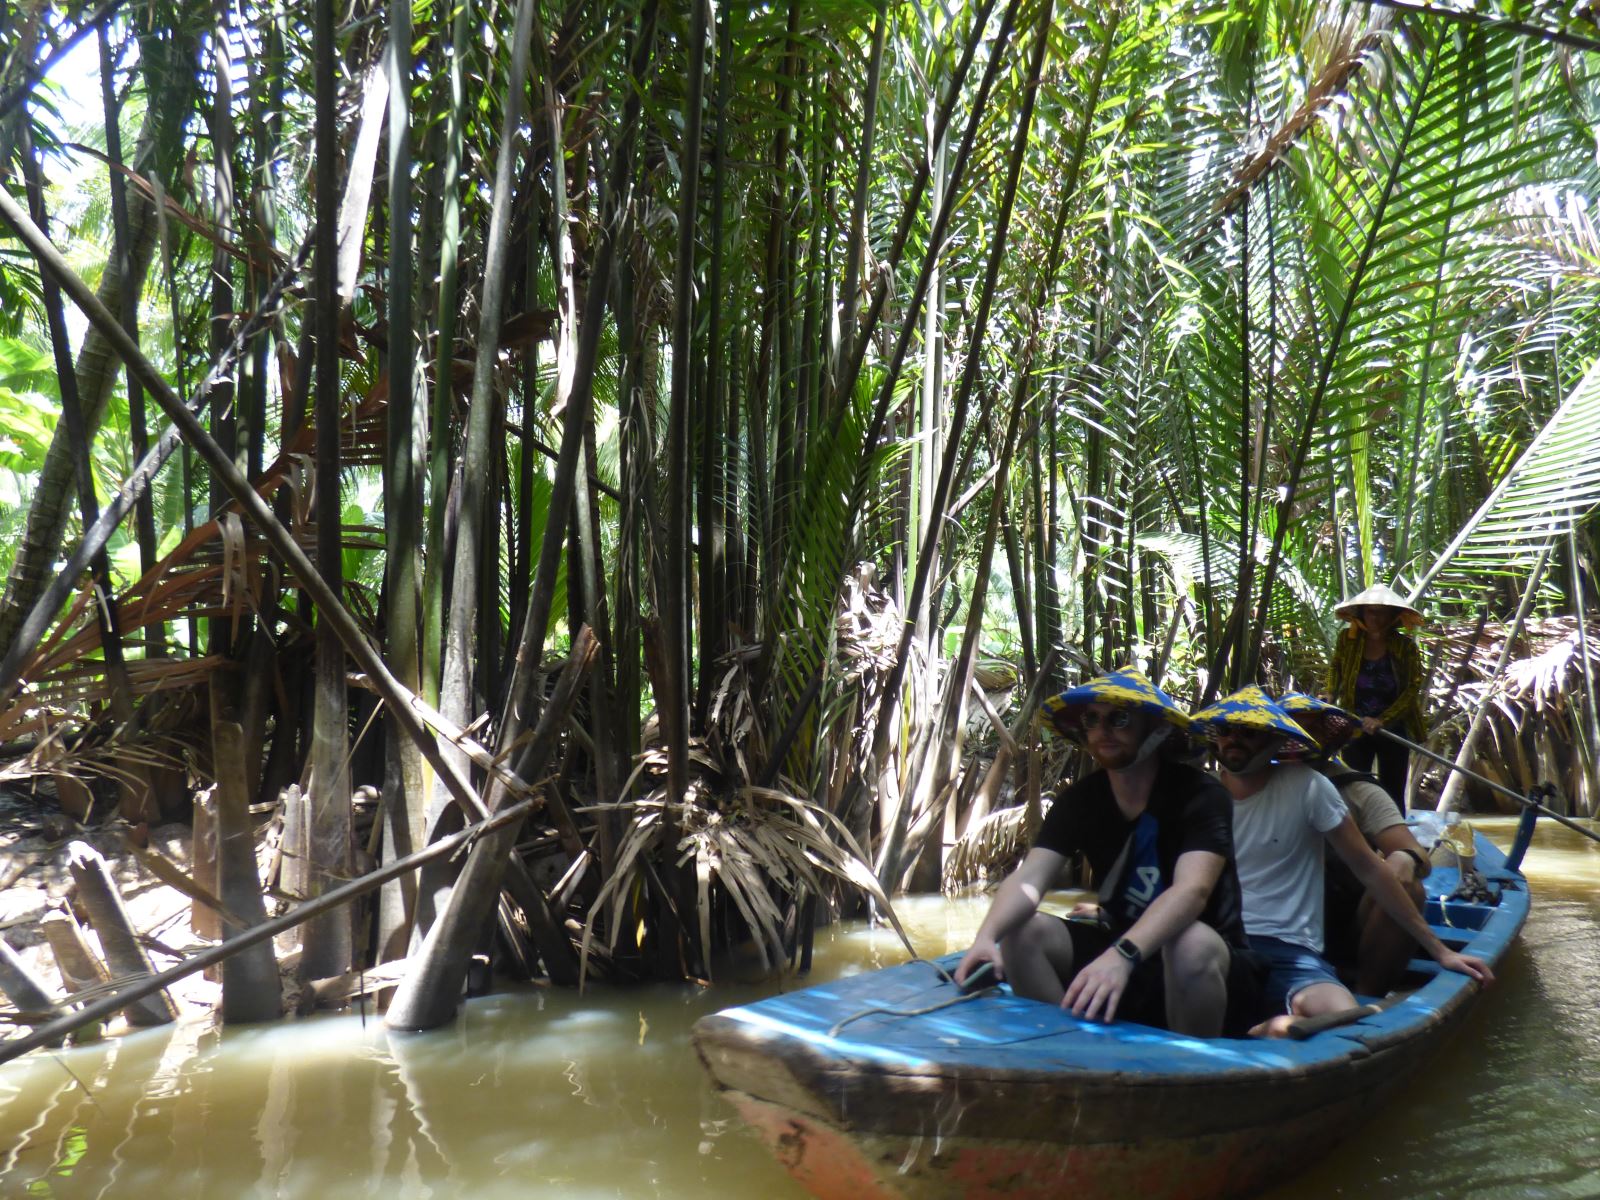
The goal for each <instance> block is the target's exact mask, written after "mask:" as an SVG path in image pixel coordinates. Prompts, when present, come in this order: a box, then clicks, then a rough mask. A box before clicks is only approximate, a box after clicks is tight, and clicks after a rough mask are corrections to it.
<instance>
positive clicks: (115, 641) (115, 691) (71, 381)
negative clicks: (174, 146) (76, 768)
mask: <svg viewBox="0 0 1600 1200" xmlns="http://www.w3.org/2000/svg"><path fill="white" fill-rule="evenodd" d="M26 120H27V116H26V108H24V121H26ZM21 150H22V173H23V178H24V179H25V180H26V183H27V190H28V200H29V203H30V204H31V205H32V207H33V216H34V221H35V223H36V224H37V225H38V226H39V228H40V230H41V231H44V232H45V233H46V234H47V235H48V231H49V227H48V223H47V218H46V216H45V211H44V186H43V181H42V180H41V179H40V174H39V160H38V157H37V155H36V154H35V152H34V147H33V139H32V138H31V137H30V136H29V134H28V130H27V129H26V128H24V130H23V137H22V146H21ZM39 274H40V277H41V290H42V292H43V297H44V308H45V319H46V324H47V325H48V327H49V330H50V345H51V348H52V350H53V351H54V354H55V367H56V382H57V386H58V388H59V390H60V393H61V425H62V427H63V428H65V430H66V431H67V435H68V437H69V439H70V441H71V444H72V446H73V449H74V455H73V457H74V460H75V461H74V464H73V465H74V468H75V470H74V475H75V476H76V483H77V492H78V505H79V508H80V509H81V510H82V514H83V528H84V529H91V528H93V526H94V523H95V521H96V520H98V519H99V516H100V503H99V500H98V499H97V498H96V496H95V483H94V465H93V459H92V453H93V438H92V437H91V435H90V434H89V432H88V430H87V429H86V427H85V422H84V418H83V407H82V405H81V404H80V403H79V398H78V380H77V375H76V373H75V372H74V369H73V365H72V350H71V342H70V335H69V334H68V332H67V320H66V312H65V310H64V308H63V305H62V300H61V287H60V285H59V284H58V283H56V281H55V280H54V279H53V278H52V277H51V276H50V274H49V272H47V271H45V270H44V268H43V264H41V266H40V271H39ZM90 571H91V577H92V580H93V585H94V590H95V604H94V616H95V625H96V627H97V629H98V631H99V634H100V650H101V654H102V655H103V657H104V659H105V673H106V682H107V684H108V685H109V688H110V692H111V695H110V707H111V713H112V716H113V717H114V718H115V719H116V723H117V726H118V727H119V729H120V730H121V736H123V737H127V738H132V737H133V736H134V734H135V732H136V725H137V717H136V714H135V711H134V707H133V688H132V686H131V685H130V684H129V682H128V671H127V667H126V665H125V664H124V661H123V655H122V634H121V631H120V630H119V629H118V619H117V602H116V588H115V585H114V584H113V583H112V581H111V560H110V559H109V558H108V557H107V555H106V552H105V550H104V548H102V549H101V550H99V551H98V552H97V553H96V554H95V555H94V556H93V557H92V558H91V560H90ZM127 774H128V777H127V779H126V781H125V782H124V783H123V784H122V786H121V789H120V791H121V802H122V816H123V817H124V818H126V819H127V820H129V821H134V822H139V821H150V820H154V819H156V818H157V817H158V816H159V815H160V809H159V807H158V806H157V805H156V801H155V796H154V794H153V792H152V791H151V787H150V778H149V773H148V772H147V771H146V770H145V769H144V768H143V767H142V766H141V765H139V764H137V763H132V764H129V766H128V768H127Z"/></svg>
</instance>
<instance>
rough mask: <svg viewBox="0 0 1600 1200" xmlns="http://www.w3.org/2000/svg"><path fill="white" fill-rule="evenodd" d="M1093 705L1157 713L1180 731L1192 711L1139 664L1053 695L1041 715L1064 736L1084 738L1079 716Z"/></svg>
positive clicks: (1184, 727)
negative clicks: (1163, 689) (1184, 709)
mask: <svg viewBox="0 0 1600 1200" xmlns="http://www.w3.org/2000/svg"><path fill="white" fill-rule="evenodd" d="M1091 704H1110V705H1114V706H1115V707H1117V708H1132V709H1137V710H1138V711H1140V712H1147V713H1154V714H1155V715H1156V716H1158V717H1160V718H1162V720H1164V721H1167V722H1168V723H1169V724H1171V725H1174V726H1176V727H1177V728H1178V729H1180V730H1182V729H1187V728H1188V727H1189V714H1188V713H1186V712H1184V711H1183V709H1181V708H1180V707H1178V703H1177V701H1175V700H1174V699H1173V698H1172V697H1171V696H1169V695H1167V694H1166V693H1165V692H1163V691H1162V690H1161V689H1160V688H1158V687H1157V686H1156V685H1155V684H1153V683H1151V682H1150V680H1149V679H1147V678H1146V677H1145V674H1144V672H1143V671H1140V670H1139V669H1138V668H1136V667H1124V668H1123V669H1122V670H1120V671H1112V672H1111V673H1110V674H1109V675H1101V676H1098V677H1097V678H1094V679H1091V680H1089V682H1088V683H1080V684H1079V685H1078V686H1077V687H1071V688H1068V689H1067V690H1066V691H1064V692H1062V693H1061V694H1060V695H1059V696H1051V697H1050V699H1048V700H1046V701H1045V702H1044V707H1043V711H1042V714H1041V715H1042V716H1043V718H1044V720H1045V721H1047V722H1048V723H1049V725H1050V727H1051V728H1052V729H1054V730H1055V731H1056V732H1057V733H1059V734H1061V735H1062V736H1063V737H1069V738H1074V739H1082V737H1083V725H1082V722H1081V720H1080V716H1081V714H1082V712H1083V710H1084V709H1085V708H1086V707H1087V706H1089V705H1091Z"/></svg>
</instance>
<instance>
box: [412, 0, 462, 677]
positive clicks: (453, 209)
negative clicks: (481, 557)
mask: <svg viewBox="0 0 1600 1200" xmlns="http://www.w3.org/2000/svg"><path fill="white" fill-rule="evenodd" d="M472 12H473V0H458V5H457V8H456V16H455V24H454V26H453V28H452V30H451V35H450V111H449V115H448V117H447V118H446V121H445V134H444V141H445V150H444V161H443V162H442V164H441V165H440V169H439V181H438V186H439V190H440V192H441V193H442V194H443V197H444V214H443V219H442V221H443V230H442V234H441V237H440V239H439V304H438V308H437V310H436V311H437V317H436V324H437V326H438V337H437V338H436V340H435V342H434V360H433V376H434V378H433V410H432V413H431V416H430V419H429V426H428V435H429V450H428V529H427V542H426V545H425V550H424V556H423V561H424V562H425V563H426V564H427V570H426V571H424V572H423V576H422V580H423V582H422V588H423V592H422V693H423V695H424V696H426V697H427V699H428V702H429V703H430V704H434V705H437V704H438V703H439V688H440V680H441V675H442V672H443V653H444V640H443V638H444V606H445V591H444V586H445V580H446V578H447V577H448V576H449V574H450V563H449V561H448V558H447V556H446V554H445V540H446V529H447V516H448V513H449V507H450V506H449V505H448V504H447V502H446V497H447V496H448V495H449V494H450V463H451V455H450V438H451V428H452V424H453V423H452V421H451V403H450V401H451V397H452V395H453V393H454V385H453V380H452V364H453V361H454V358H455V340H456V308H457V299H458V297H457V292H458V283H459V278H460V253H461V157H462V141H463V137H464V134H463V129H464V126H465V123H466V116H465V114H466V103H467V102H466V81H465V67H464V65H463V62H462V60H463V58H464V57H465V55H466V48H467V41H468V38H469V36H470V34H471V28H472V26H471V22H472Z"/></svg>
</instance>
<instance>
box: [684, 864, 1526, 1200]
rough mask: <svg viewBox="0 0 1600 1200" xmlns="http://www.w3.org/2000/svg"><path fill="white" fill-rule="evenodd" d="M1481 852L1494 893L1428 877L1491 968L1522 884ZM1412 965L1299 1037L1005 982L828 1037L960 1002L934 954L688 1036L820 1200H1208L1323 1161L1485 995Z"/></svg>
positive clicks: (1458, 942)
mask: <svg viewBox="0 0 1600 1200" xmlns="http://www.w3.org/2000/svg"><path fill="white" fill-rule="evenodd" d="M1478 864H1479V868H1480V870H1481V871H1483V873H1484V874H1485V875H1486V877H1487V878H1488V879H1489V880H1490V882H1491V883H1494V884H1496V885H1498V886H1499V887H1500V888H1501V889H1502V900H1501V903H1500V905H1499V906H1498V907H1487V906H1483V907H1480V906H1475V905H1462V904H1451V903H1448V902H1444V901H1442V900H1441V897H1444V896H1448V894H1449V893H1450V892H1451V891H1452V890H1453V889H1454V887H1455V885H1456V883H1457V882H1458V879H1457V875H1456V872H1455V871H1454V870H1453V869H1450V868H1439V869H1436V870H1435V871H1434V873H1433V874H1432V875H1431V876H1430V877H1429V880H1428V884H1427V886H1428V890H1429V895H1430V903H1429V920H1430V924H1432V925H1433V926H1434V928H1435V931H1436V932H1437V933H1438V934H1439V935H1440V937H1441V938H1442V939H1443V940H1445V941H1446V942H1447V943H1448V944H1451V945H1455V946H1458V947H1462V948H1464V949H1466V950H1467V951H1468V952H1470V953H1474V954H1477V955H1479V956H1480V957H1482V958H1484V959H1485V960H1487V961H1489V962H1490V963H1494V962H1496V961H1498V960H1499V959H1500V958H1501V956H1502V955H1503V954H1504V952H1505V950H1506V948H1507V947H1508V946H1509V945H1510V943H1511V941H1512V939H1513V938H1514V937H1515V936H1516V933H1517V931H1518V930H1519V929H1520V928H1521V926H1522V923H1523V920H1524V919H1525V918H1526V916H1527V911H1528V904H1529V896H1528V892H1527V886H1526V882H1525V881H1524V880H1523V878H1522V876H1521V875H1520V874H1519V873H1516V872H1512V871H1508V870H1506V869H1505V859H1504V856H1503V855H1502V854H1501V853H1500V851H1498V850H1497V849H1495V847H1494V846H1493V845H1491V844H1490V843H1488V842H1487V841H1486V840H1484V839H1482V838H1479V840H1478ZM1468 926H1473V927H1472V928H1468ZM953 963H954V958H953V957H952V958H951V959H949V960H947V961H946V965H947V966H949V965H953ZM1413 968H1414V970H1415V972H1416V973H1417V975H1418V976H1419V977H1426V982H1424V983H1422V985H1421V986H1420V987H1418V988H1417V989H1416V990H1415V991H1413V992H1412V993H1411V994H1410V995H1408V996H1407V997H1406V998H1405V999H1403V1000H1401V1001H1400V1002H1399V1003H1397V1004H1395V1005H1393V1006H1392V1007H1390V1008H1388V1009H1386V1010H1384V1011H1383V1012H1380V1013H1378V1014H1376V1015H1373V1016H1370V1017H1366V1018H1364V1019H1362V1020H1361V1021H1359V1022H1356V1023H1354V1024H1351V1025H1347V1026H1343V1027H1340V1028H1337V1029H1333V1030H1329V1031H1326V1032H1324V1033H1321V1034H1317V1035H1316V1036H1314V1037H1312V1038H1309V1039H1307V1040H1306V1041H1304V1042H1284V1041H1271V1042H1267V1041H1252V1040H1245V1039H1226V1038H1219V1039H1213V1040H1206V1039H1197V1038H1188V1037H1183V1036H1180V1035H1177V1034H1172V1033H1167V1032H1165V1031H1163V1030H1156V1029H1151V1028H1148V1027H1146V1026H1140V1025H1133V1024H1129V1023H1118V1024H1115V1025H1110V1026H1107V1025H1100V1024H1095V1023H1090V1022H1085V1021H1080V1020H1078V1019H1077V1018H1074V1017H1072V1016H1071V1015H1070V1014H1068V1013H1064V1012H1062V1011H1061V1010H1059V1009H1056V1008H1053V1007H1051V1006H1049V1005H1043V1004H1036V1003H1034V1002H1031V1001H1027V1000H1020V999H1018V998H1016V997H1014V996H1012V995H1011V994H1010V993H1009V991H1008V990H1007V989H1000V990H997V991H994V992H990V993H987V994H984V995H981V996H978V997H976V998H973V999H970V1000H964V1001H961V1002H959V1003H956V1004H953V1005H950V1006H949V1007H945V1008H940V1009H938V1010H937V1011H934V1012H930V1013H926V1014H924V1015H920V1016H913V1017H901V1016H894V1015H889V1014H881V1013H880V1014H872V1015H867V1016H862V1017H860V1018H859V1019H856V1020H852V1021H850V1022H849V1023H848V1024H847V1025H845V1026H843V1027H842V1028H840V1029H839V1031H838V1033H837V1034H835V1033H832V1032H831V1030H832V1029H833V1028H834V1027H835V1025H837V1023H838V1022H840V1021H841V1020H843V1019H844V1018H846V1017H852V1016H854V1015H855V1014H858V1013H861V1012H862V1011H863V1010H865V1009H869V1008H874V1007H883V1008H890V1009H902V1010H903V1009H917V1008H925V1007H928V1006H931V1005H934V1004H938V1003H940V1002H941V1001H946V1000H950V999H952V998H953V997H954V996H955V994H956V993H955V992H954V989H953V988H952V987H951V985H950V984H948V983H946V982H944V981H943V979H941V978H940V975H939V973H938V972H937V971H936V970H935V968H934V966H933V965H932V964H929V963H926V962H918V963H906V964H903V965H901V966H898V967H892V968H888V969H887V970H883V971H876V972H871V973H869V974H864V975H858V976H854V977H852V978H849V979H844V980H839V981H835V982H833V983H828V984H823V985H819V986H817V987H812V988H807V989H804V990H803V991H798V992H794V993H791V994H788V995H784V996H776V997H773V998H771V999H769V1000H764V1001H761V1002H759V1003H757V1004H752V1005H748V1006H745V1007H742V1008H735V1009H729V1010H727V1011H724V1012H722V1013H718V1014H715V1015H713V1016H710V1017H706V1018H704V1019H703V1020H702V1021H701V1022H700V1023H699V1024H698V1025H697V1026H696V1028H695V1035H694V1040H695V1046H696V1048H697V1050H698V1052H699V1054H700V1057H701V1059H702V1061H703V1062H704V1063H705V1065H706V1067H707V1069H708V1070H709V1071H710V1072H711V1074H712V1076H713V1078H714V1079H715V1081H716V1082H717V1084H718V1086H719V1087H720V1088H721V1089H723V1090H724V1092H725V1093H726V1095H727V1096H728V1098H729V1099H730V1100H731V1101H732V1102H733V1103H734V1105H735V1106H736V1107H737V1109H738V1110H739V1112H740V1114H741V1116H743V1118H744V1119H745V1120H746V1121H747V1122H748V1123H749V1124H750V1125H751V1126H752V1127H754V1128H755V1129H756V1130H757V1131H758V1132H759V1133H760V1135H761V1136H762V1138H763V1140H764V1141H765V1142H766V1143H767V1145H768V1146H769V1148H770V1149H771V1150H772V1151H773V1153H774V1155H776V1157H777V1158H778V1160H779V1161H780V1162H781V1163H783V1165H784V1166H785V1167H786V1168H787V1169H788V1170H789V1171H790V1173H791V1174H793V1175H794V1177H795V1178H796V1179H798V1180H799V1181H800V1182H801V1183H802V1184H803V1185H804V1186H805V1187H806V1188H807V1189H809V1190H810V1191H811V1192H812V1193H814V1194H815V1195H818V1196H823V1197H835V1196H837V1197H869V1198H874V1200H876V1198H884V1200H887V1198H890V1197H916V1198H919V1200H920V1198H938V1200H944V1198H948V1197H1008V1198H1016V1197H1030V1196H1040V1197H1043V1196H1060V1195H1069V1194H1070V1195H1072V1196H1074V1197H1075V1198H1078V1200H1093V1198H1094V1197H1111V1196H1119V1197H1120V1196H1130V1195H1137V1196H1139V1197H1141V1200H1162V1198H1165V1200H1217V1198H1221V1197H1235V1196H1245V1195H1249V1194H1251V1193H1252V1192H1255V1191H1258V1190H1260V1189H1261V1188H1263V1187H1265V1186H1267V1185H1269V1184H1271V1183H1272V1182H1274V1181H1276V1180H1279V1179H1282V1178H1285V1177H1287V1176H1289V1175H1292V1174H1294V1173H1295V1172H1297V1171H1299V1170H1301V1169H1303V1168H1304V1167H1306V1166H1308V1165H1309V1164H1310V1163H1311V1162H1313V1161H1314V1160H1315V1159H1316V1158H1318V1157H1321V1156H1322V1155H1323V1154H1325V1153H1327V1152H1328V1150H1329V1149H1331V1148H1332V1147H1333V1146H1335V1145H1336V1144H1337V1143H1338V1142H1339V1141H1340V1140H1341V1139H1342V1138H1344V1137H1346V1136H1347V1135H1348V1134H1349V1133H1350V1132H1351V1131H1352V1130H1353V1129H1354V1128H1355V1127H1356V1126H1357V1125H1359V1124H1360V1123H1361V1122H1362V1121H1363V1120H1365V1119H1366V1118H1367V1117H1369V1116H1370V1115H1371V1114H1372V1111H1373V1109H1374V1107H1375V1106H1376V1105H1378V1104H1381V1103H1382V1102H1383V1100H1384V1099H1385V1098H1386V1097H1387V1096H1388V1095H1389V1094H1390V1093H1391V1092H1392V1091H1393V1090H1394V1089H1395V1088H1397V1087H1398V1086H1399V1085H1400V1084H1401V1083H1403V1082H1404V1081H1405V1080H1406V1079H1408V1078H1409V1077H1411V1076H1412V1075H1413V1074H1414V1073H1415V1072H1416V1071H1417V1070H1418V1069H1419V1068H1420V1067H1421V1066H1422V1064H1423V1063H1424V1061H1425V1060H1426V1058H1427V1057H1428V1056H1429V1055H1430V1054H1431V1053H1432V1052H1433V1051H1434V1050H1435V1049H1436V1048H1437V1047H1438V1045H1439V1044H1440V1042H1441V1041H1442V1040H1443V1039H1444V1038H1445V1037H1446V1036H1447V1035H1448V1034H1449V1032H1450V1031H1451V1030H1452V1029H1453V1028H1455V1027H1456V1026H1457V1025H1459V1024H1460V1022H1461V1021H1462V1020H1463V1019H1464V1017H1465V1015H1466V1013H1467V1012H1468V1010H1469V1009H1470V1007H1471V1004H1472V1001H1473V1000H1474V999H1475V998H1476V996H1477V993H1478V988H1477V985H1476V984H1475V983H1473V982H1472V981H1471V980H1469V979H1467V977H1465V976H1462V975H1455V974H1451V973H1449V972H1442V971H1440V970H1439V969H1438V968H1437V967H1436V966H1435V965H1434V964H1432V963H1421V962H1418V963H1414V964H1413Z"/></svg>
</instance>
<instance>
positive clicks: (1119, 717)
mask: <svg viewBox="0 0 1600 1200" xmlns="http://www.w3.org/2000/svg"><path fill="white" fill-rule="evenodd" d="M1078 719H1079V720H1080V721H1081V722H1082V723H1083V728H1084V730H1085V732H1087V731H1088V730H1090V729H1094V728H1096V727H1097V726H1099V725H1104V726H1105V727H1106V728H1107V729H1126V728H1127V727H1128V726H1129V725H1131V724H1133V714H1132V713H1131V712H1129V711H1128V710H1127V709H1125V708H1114V709H1112V710H1111V711H1110V712H1108V713H1106V714H1105V716H1101V715H1100V714H1099V713H1097V712H1085V713H1084V714H1083V715H1082V716H1081V717H1079V718H1078Z"/></svg>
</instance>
